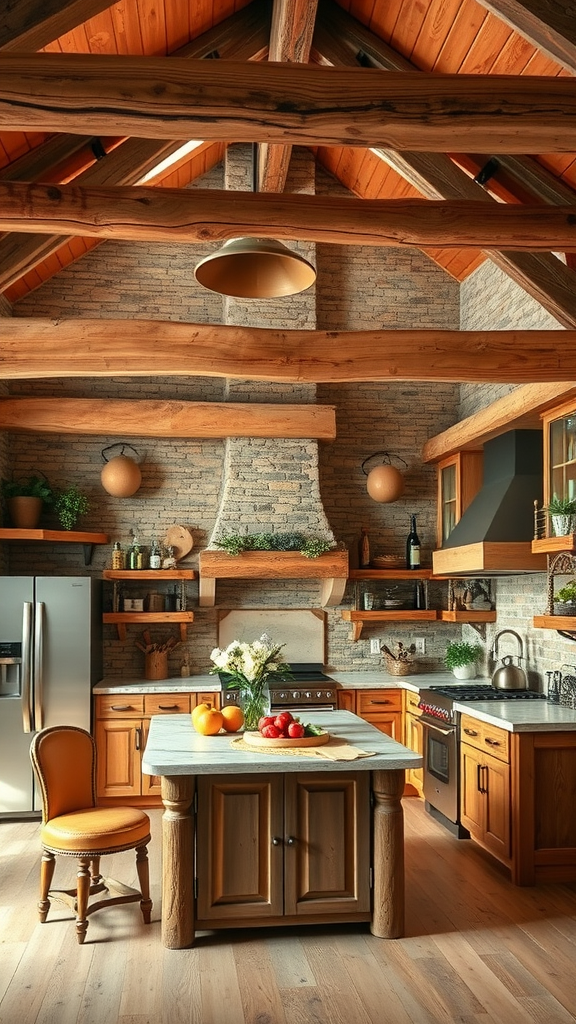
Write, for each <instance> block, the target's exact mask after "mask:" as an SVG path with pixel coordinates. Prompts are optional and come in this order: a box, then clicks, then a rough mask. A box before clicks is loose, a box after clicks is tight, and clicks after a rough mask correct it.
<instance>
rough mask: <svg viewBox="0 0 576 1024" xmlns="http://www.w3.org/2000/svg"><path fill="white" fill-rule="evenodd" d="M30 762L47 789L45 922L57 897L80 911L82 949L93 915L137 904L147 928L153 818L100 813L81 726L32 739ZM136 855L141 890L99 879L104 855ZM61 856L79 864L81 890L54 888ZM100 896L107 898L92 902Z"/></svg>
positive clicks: (126, 811)
mask: <svg viewBox="0 0 576 1024" xmlns="http://www.w3.org/2000/svg"><path fill="white" fill-rule="evenodd" d="M30 757H31V759H32V764H33V766H34V770H35V772H36V775H37V777H38V780H39V783H40V786H41V789H42V804H43V808H42V830H41V833H40V838H41V841H42V847H43V854H42V864H41V869H40V900H39V903H38V911H39V915H40V921H41V922H42V923H44V922H45V921H46V918H47V916H48V911H49V909H50V900H51V898H52V899H58V900H60V901H62V902H64V903H65V904H66V905H67V906H69V907H71V908H72V909H73V910H75V911H76V934H77V937H78V942H80V943H82V942H84V939H85V937H86V931H87V928H88V916H89V915H90V914H93V913H94V912H95V911H96V910H101V909H102V908H104V907H112V906H117V905H118V904H121V903H135V902H136V901H138V900H139V901H140V908H141V910H142V916H143V918H144V922H145V923H146V924H149V923H150V914H151V911H152V901H151V899H150V885H149V873H148V852H147V848H146V847H147V844H148V843H149V842H150V819H149V818H148V815H147V814H145V813H144V811H142V810H139V809H138V808H135V807H96V745H95V743H94V739H93V737H92V736H91V735H90V733H89V732H86V731H85V730H84V729H78V728H76V727H75V726H68V725H63V726H55V727H53V728H49V729H42V730H41V731H40V732H38V733H37V734H36V735H35V736H34V739H33V740H32V745H31V747H30ZM132 849H135V850H136V869H137V871H138V879H139V882H140V889H139V890H138V889H133V888H130V887H129V886H126V885H123V884H122V883H120V882H115V881H114V880H113V879H109V878H103V877H102V875H101V874H100V858H101V857H103V856H104V855H105V854H109V853H120V852H121V851H122V850H132ZM56 854H61V855H63V856H65V857H76V858H77V860H78V873H77V885H76V888H75V889H51V888H50V885H51V883H52V878H53V876H54V867H55V864H56V857H55V855H56ZM100 893H107V894H108V895H107V896H106V897H105V898H102V899H98V900H94V901H93V902H91V903H90V902H89V901H90V898H91V897H92V896H96V895H98V894H100Z"/></svg>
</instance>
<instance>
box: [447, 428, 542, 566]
mask: <svg viewBox="0 0 576 1024" xmlns="http://www.w3.org/2000/svg"><path fill="white" fill-rule="evenodd" d="M542 447H543V445H542V433H541V431H539V430H509V431H508V432H507V433H505V434H501V435H500V436H499V437H496V438H494V439H493V440H491V441H487V442H486V444H485V445H484V481H483V484H482V487H481V489H480V491H479V492H478V494H477V495H476V497H475V498H474V499H473V501H472V502H471V503H470V505H469V506H468V508H467V509H466V511H465V512H464V514H463V515H462V518H461V519H460V521H459V522H458V523H457V524H456V526H455V527H454V529H453V531H452V533H451V534H450V536H449V537H448V539H447V540H446V541H445V543H444V546H443V547H442V548H441V549H440V550H439V551H434V552H433V554H432V567H433V571H434V574H435V575H443V576H473V575H484V576H496V575H513V574H517V573H526V572H540V571H545V570H546V556H545V555H533V554H532V551H531V543H532V538H533V536H534V502H535V501H538V504H541V503H542V479H543V469H542Z"/></svg>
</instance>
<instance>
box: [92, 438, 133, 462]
mask: <svg viewBox="0 0 576 1024" xmlns="http://www.w3.org/2000/svg"><path fill="white" fill-rule="evenodd" d="M120 447H122V451H121V452H120V455H124V449H125V448H130V450H131V451H133V452H134V455H136V456H137V457H138V458H139V455H138V452H137V451H136V449H135V448H134V445H131V444H128V442H127V441H116V444H109V445H108V446H107V447H106V448H103V449H102V451H101V452H100V454H101V456H102V458H103V459H104V462H108V459H107V458H106V455H105V454H104V452H109V451H110V449H111V448H120Z"/></svg>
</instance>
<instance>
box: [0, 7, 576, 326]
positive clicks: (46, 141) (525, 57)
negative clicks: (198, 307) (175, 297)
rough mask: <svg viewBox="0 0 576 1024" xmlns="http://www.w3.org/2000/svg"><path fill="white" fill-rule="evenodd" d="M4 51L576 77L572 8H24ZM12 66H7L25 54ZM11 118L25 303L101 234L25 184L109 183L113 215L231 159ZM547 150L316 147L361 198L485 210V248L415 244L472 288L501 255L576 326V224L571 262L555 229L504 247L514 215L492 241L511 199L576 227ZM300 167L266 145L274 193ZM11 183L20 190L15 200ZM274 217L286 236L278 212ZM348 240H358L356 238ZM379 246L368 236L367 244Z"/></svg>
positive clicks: (575, 172)
mask: <svg viewBox="0 0 576 1024" xmlns="http://www.w3.org/2000/svg"><path fill="white" fill-rule="evenodd" d="M0 50H3V51H5V53H6V54H8V53H13V54H14V58H15V59H17V58H18V57H19V56H20V57H22V56H24V55H25V54H26V52H28V53H32V52H35V51H40V52H43V53H46V54H91V55H104V56H114V55H118V56H121V57H126V56H134V57H139V58H145V57H164V56H172V57H177V58H185V59H186V60H198V59H201V60H210V65H211V72H212V74H213V77H214V81H215V82H217V80H218V65H219V64H220V65H222V64H223V62H224V61H234V62H247V61H256V62H261V61H266V60H272V61H275V62H281V63H283V64H290V63H310V64H312V65H314V66H315V67H319V68H321V67H329V66H333V67H335V68H341V67H344V68H364V67H372V68H376V69H381V70H385V71H387V72H391V73H393V75H392V76H391V79H390V81H392V80H393V79H394V78H395V77H396V76H397V75H399V74H402V73H408V74H410V75H411V76H412V77H414V75H415V73H416V72H423V73H424V74H426V75H429V74H432V75H434V74H443V75H467V76H488V78H489V76H526V77H528V76H537V77H538V78H542V79H549V80H552V79H558V78H563V79H568V80H569V81H568V85H569V89H570V88H571V87H572V85H573V84H574V83H573V81H572V79H573V78H574V75H575V74H576V27H575V25H574V22H573V19H572V18H570V16H569V14H568V5H567V4H566V2H565V0H548V2H547V3H538V2H536V0H525V2H521V0H480V2H478V0H427V2H426V3H422V2H421V0H319V2H318V3H317V2H316V0H274V2H272V0H251V2H248V0H131V2H126V0H120V2H118V3H115V4H112V5H111V6H108V5H107V4H106V2H103V0H44V3H43V4H41V3H39V2H38V0H19V3H17V4H12V5H6V6H5V8H4V12H3V13H1V14H0ZM1 61H2V57H1V55H0V64H1ZM4 63H5V69H4V70H5V71H6V68H7V67H8V66H9V63H10V61H9V60H8V59H7V60H5V62H4ZM8 70H9V67H8ZM463 82H464V80H463ZM510 84H511V86H512V84H513V83H512V81H511V82H510ZM535 85H536V83H535ZM502 88H504V87H502ZM48 122H49V119H48ZM0 123H2V124H6V123H7V122H6V121H0ZM8 123H9V124H10V127H11V130H2V131H0V185H1V186H2V187H1V188H0V226H2V227H3V228H4V229H6V230H5V233H4V235H2V236H1V237H0V289H1V290H2V292H3V293H4V295H5V298H6V299H7V300H8V301H9V302H12V303H15V302H17V301H18V299H20V298H22V297H23V296H25V295H26V294H28V293H29V292H30V291H32V290H33V289H34V288H36V287H38V286H39V285H40V284H41V283H42V282H44V281H46V280H47V279H48V278H49V277H51V276H52V275H53V274H56V273H58V272H59V271H60V270H61V269H62V268H64V267H65V266H67V265H68V264H69V263H71V262H72V261H74V260H76V259H78V258H79V257H81V256H82V255H83V254H84V253H85V252H86V251H88V250H89V249H90V248H92V247H93V246H94V245H98V244H100V243H101V241H102V237H97V233H96V232H92V233H90V232H89V230H88V224H87V223H84V230H85V231H86V234H85V235H83V234H82V222H81V221H80V222H79V223H78V224H77V225H76V228H75V229H74V231H73V229H72V227H71V226H69V227H68V230H66V223H68V224H70V221H68V222H66V218H65V212H64V210H62V211H60V212H61V217H60V219H58V218H57V217H56V215H55V216H54V219H53V221H52V222H51V221H50V217H49V215H47V214H46V213H45V211H42V212H41V210H40V207H41V203H40V199H38V207H36V205H35V203H34V193H33V192H32V191H30V190H29V192H28V193H27V194H26V196H25V197H24V195H23V193H22V188H23V186H22V185H21V184H19V183H23V182H39V183H45V184H55V183H59V184H67V183H70V184H72V183H73V185H74V187H75V189H77V190H78V189H80V190H82V189H86V190H88V191H89V192H90V195H91V196H92V198H93V201H94V202H96V203H98V201H99V197H100V194H99V192H98V190H99V189H106V190H107V192H106V199H107V200H108V201H109V202H110V204H111V209H113V206H114V203H115V202H120V201H121V200H120V194H119V192H118V193H117V194H116V193H114V189H116V188H117V187H119V186H123V187H128V188H130V187H133V186H136V185H142V184H146V185H147V186H153V187H161V188H163V189H182V188H184V187H185V186H186V185H188V184H189V183H190V182H191V181H193V180H194V179H195V178H197V177H199V176H201V175H202V174H204V173H205V172H206V171H207V170H208V169H209V168H210V167H212V166H214V165H215V164H216V163H218V162H219V161H220V160H221V159H222V157H223V154H224V150H225V146H226V141H227V140H226V139H225V138H223V139H218V140H217V141H205V140H202V139H200V140H190V141H191V143H192V145H190V146H188V148H184V149H183V140H182V138H179V139H166V138H164V139H162V140H150V139H145V138H125V137H123V136H119V135H115V134H114V133H113V132H112V131H110V132H109V133H108V134H105V135H101V136H98V137H96V136H94V134H93V132H92V131H91V125H90V119H89V118H88V117H86V121H85V129H83V130H85V134H63V133H60V132H57V131H56V130H55V129H53V130H46V131H30V130H26V131H24V130H23V131H19V130H14V128H13V123H12V122H8ZM54 125H56V120H55V121H54ZM47 127H49V124H47ZM74 130H75V129H74ZM460 142H462V139H460ZM454 148H456V147H454ZM463 148H464V147H463V146H460V147H459V149H460V150H462V149H463ZM544 148H545V147H544V146H541V147H539V148H538V152H536V153H535V152H532V153H530V154H528V153H527V154H525V155H524V154H523V153H522V152H520V153H519V152H518V150H517V148H516V149H515V151H514V154H513V155H510V154H509V153H502V152H498V153H497V156H496V158H495V159H496V163H494V162H492V163H490V161H491V158H494V153H492V152H490V151H489V149H488V147H486V149H485V151H484V152H462V151H458V152H453V151H451V150H452V147H447V152H436V153H427V152H423V151H422V150H421V149H420V151H419V152H411V151H401V152H400V151H396V150H391V149H387V148H383V147H380V148H378V147H377V146H375V147H366V146H362V147H350V146H338V145H331V146H327V145H324V144H319V145H315V146H314V152H315V154H316V158H317V160H318V162H319V163H320V164H321V165H322V166H323V167H324V168H325V169H326V170H327V171H329V172H330V173H331V174H332V175H334V176H335V177H336V178H337V179H339V181H340V182H341V183H342V184H343V185H344V186H345V187H346V188H347V189H349V190H350V192H351V193H353V195H354V196H356V197H358V199H360V200H365V201H366V200H371V201H381V200H388V201H390V200H394V201H398V200H404V201H405V200H422V199H425V200H427V201H428V202H434V201H437V200H444V201H446V203H448V204H449V203H453V202H454V201H455V200H458V201H459V202H461V203H462V202H463V203H464V204H468V206H469V207H470V211H471V212H470V216H471V218H472V223H473V219H474V213H473V208H474V204H483V205H481V206H479V207H478V208H479V209H480V213H476V217H477V221H478V225H479V227H480V223H481V222H482V228H483V229H484V235H483V237H481V236H480V233H479V234H478V238H477V239H474V237H473V236H474V230H473V228H472V231H468V233H467V234H466V233H465V232H464V233H461V234H459V235H457V236H456V237H455V238H454V239H452V240H451V241H450V242H448V241H447V240H446V232H444V235H442V233H441V232H440V233H437V234H436V235H434V231H432V232H429V233H428V235H426V236H425V237H424V235H418V233H417V232H416V235H414V237H413V239H412V241H413V244H415V245H418V244H419V247H420V248H422V249H423V251H424V252H426V253H427V254H428V256H429V257H430V258H431V259H432V260H434V261H435V262H436V263H438V264H439V265H440V266H441V267H442V268H443V269H444V270H445V271H446V272H447V273H449V274H450V275H452V276H453V277H454V278H455V279H457V280H458V281H462V280H464V279H465V278H466V277H467V276H468V275H469V274H470V273H471V272H472V271H473V270H474V269H475V268H476V267H477V266H478V265H479V264H480V263H481V262H482V260H484V259H485V258H487V257H488V258H490V259H493V260H494V261H495V262H496V263H497V264H498V265H499V266H500V267H501V268H502V269H504V270H505V272H506V273H508V274H510V275H511V276H512V277H513V278H514V280H516V281H518V282H519V283H520V284H521V285H522V286H523V287H524V288H526V290H527V291H528V292H529V293H530V294H532V295H533V296H535V297H536V298H537V299H538V300H539V301H540V302H541V303H542V305H544V307H545V308H547V309H548V310H549V311H550V312H551V313H552V314H553V315H554V316H556V318H557V319H558V321H559V323H560V324H562V325H563V326H564V327H567V328H574V327H576V277H575V270H574V260H575V257H574V244H572V245H570V244H569V241H570V239H569V237H568V235H570V231H569V230H568V231H567V232H564V235H563V236H562V239H563V244H564V246H565V251H566V252H567V253H568V255H567V256H566V257H565V259H564V260H562V259H558V258H557V256H556V255H554V253H553V252H552V251H541V250H542V248H543V244H542V239H543V238H544V244H550V241H551V239H550V234H551V233H552V232H553V230H554V229H553V222H552V220H551V221H550V224H549V225H548V237H547V238H546V233H545V232H544V234H542V231H541V233H540V235H539V236H538V237H536V235H535V234H532V235H531V234H530V231H529V230H528V229H527V233H526V238H527V239H528V241H527V242H526V246H525V247H526V249H527V251H525V252H518V251H515V250H517V249H518V246H513V245H510V249H507V248H505V247H504V246H505V245H506V230H505V225H504V222H503V223H502V229H503V234H502V235H501V236H499V241H500V244H501V245H502V248H501V249H497V248H486V247H485V246H486V242H487V238H486V234H487V232H486V224H487V223H489V221H490V217H489V216H483V213H484V214H486V215H488V214H489V213H490V214H492V213H493V207H494V204H495V203H496V202H498V203H508V204H514V205H515V206H520V207H521V206H522V205H525V206H526V217H527V218H528V214H529V208H533V207H534V205H535V204H552V205H554V206H558V207H562V208H564V210H563V211H561V210H560V209H559V210H558V211H555V213H556V212H557V215H558V217H561V215H562V212H564V214H565V218H566V224H568V225H570V224H572V230H573V223H574V215H573V213H572V215H571V216H570V211H566V210H565V208H566V207H567V206H570V207H572V208H573V207H574V206H576V153H573V152H562V153H560V152H556V153H546V152H544V151H542V152H540V149H544ZM289 159H290V146H289V145H283V144H282V143H280V142H277V141H273V142H263V143H261V144H260V146H259V161H258V191H259V192H261V193H262V192H265V193H274V192H275V193H278V192H283V189H284V183H285V180H286V171H287V167H288V162H289ZM162 161H166V165H164V166H163V165H162ZM479 174H480V176H481V177H484V178H485V179H486V180H485V181H484V183H483V184H482V185H481V184H478V183H476V182H475V181H474V178H475V177H476V176H477V175H479ZM4 183H5V184H4ZM8 183H15V185H14V189H13V191H12V192H11V191H10V188H9V187H8ZM18 188H19V189H20V191H18ZM63 194H64V190H63ZM75 194H76V197H78V194H79V193H78V192H76V193H75ZM80 195H81V193H80ZM17 198H18V202H17V201H16V199H17ZM254 198H256V197H254ZM266 198H268V197H266ZM285 198H288V197H285ZM63 201H64V200H63ZM86 209H88V206H86ZM402 209H403V207H401V206H400V205H399V211H400V212H401V211H402ZM19 218H20V223H19ZM277 219H278V218H277ZM23 220H27V223H26V224H25V225H24V224H23V223H22V221H23ZM111 220H112V221H113V220H114V217H113V213H112V214H111ZM296 220H297V218H296ZM366 220H367V218H366ZM271 223H272V224H273V226H274V230H275V231H276V233H277V234H279V232H278V224H277V222H276V221H273V220H272V215H271ZM422 223H424V222H422ZM300 225H301V234H300V235H298V234H297V233H294V234H292V236H291V237H304V234H303V227H302V217H300ZM8 229H9V230H8ZM359 231H360V229H358V232H359ZM383 234H385V232H384V231H383ZM109 237H114V232H113V231H111V232H110V234H109ZM117 237H120V236H117ZM128 237H130V236H128ZM131 237H133V238H136V237H137V235H136V234H134V235H132V236H131ZM150 237H153V236H152V235H151V236H150ZM204 237H207V236H206V235H204ZM284 237H286V236H284ZM557 237H558V240H559V244H557V245H556V246H555V249H556V250H557V249H558V248H560V247H561V245H562V242H560V233H559V234H558V236H557ZM538 238H539V239H540V243H541V244H537V242H538ZM430 239H431V240H430ZM572 239H574V235H573V234H572ZM339 240H342V239H339ZM344 241H346V239H344ZM348 241H349V242H350V241H351V243H352V244H354V238H352V239H350V238H349V239H348ZM434 241H436V242H437V243H438V244H434ZM365 242H366V239H365V238H364V237H362V236H360V234H359V233H358V237H357V243H356V244H360V243H365ZM368 244H370V243H368ZM384 244H390V242H388V243H384ZM538 250H540V251H538Z"/></svg>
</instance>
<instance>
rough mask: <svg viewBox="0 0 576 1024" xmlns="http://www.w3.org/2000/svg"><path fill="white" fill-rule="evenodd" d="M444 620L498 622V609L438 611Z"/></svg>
mask: <svg viewBox="0 0 576 1024" xmlns="http://www.w3.org/2000/svg"><path fill="white" fill-rule="evenodd" d="M438 618H439V619H440V620H441V621H442V622H496V610H495V609H492V610H491V611H467V610H466V609H464V610H463V611H452V612H449V611H447V610H443V611H441V612H438Z"/></svg>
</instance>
